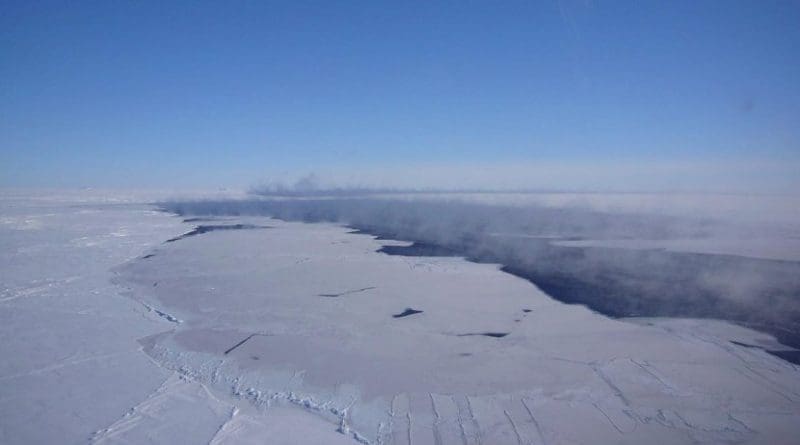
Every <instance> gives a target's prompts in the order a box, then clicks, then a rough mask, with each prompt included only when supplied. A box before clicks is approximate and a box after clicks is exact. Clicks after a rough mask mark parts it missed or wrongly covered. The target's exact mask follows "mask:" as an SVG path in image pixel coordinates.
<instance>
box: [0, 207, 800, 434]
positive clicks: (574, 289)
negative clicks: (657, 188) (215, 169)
mask: <svg viewBox="0 0 800 445" xmlns="http://www.w3.org/2000/svg"><path fill="white" fill-rule="evenodd" d="M161 196H162V197H163V195H161ZM156 198H158V197H155V198H154V197H152V196H146V195H142V194H126V195H120V194H109V193H106V192H83V193H73V194H69V195H65V194H61V195H58V196H48V195H29V196H26V195H25V194H20V193H15V194H13V195H4V196H3V197H2V202H1V203H0V212H1V213H0V216H2V220H0V243H2V246H3V248H4V249H3V252H2V256H1V257H0V258H2V268H0V271H1V272H0V277H1V278H2V292H3V293H2V296H0V297H1V298H0V317H2V324H1V325H2V326H3V328H2V330H0V336H1V337H0V338H2V342H0V353H2V354H3V356H4V357H7V358H8V359H7V360H6V361H5V362H4V364H3V365H2V366H0V381H2V382H3V383H4V384H3V385H0V414H2V416H0V443H9V444H17V443H19V444H22V443H86V441H90V442H92V443H178V442H180V443H214V444H221V443H263V442H264V441H265V440H266V441H267V442H268V443H286V444H294V443H326V444H327V443H331V444H335V443H373V444H378V443H381V444H406V443H408V444H425V443H431V444H450V443H455V444H463V443H466V444H473V443H483V444H505V443H508V444H522V443H547V444H560V443H564V444H567V443H587V444H589V443H591V444H597V443H632V444H633V443H643V442H654V443H793V441H794V438H795V437H797V436H798V435H800V430H798V425H800V422H798V421H800V368H798V366H797V365H794V364H792V363H791V362H789V361H786V360H783V359H781V358H780V357H779V355H780V354H781V353H784V354H791V353H792V348H791V347H788V346H787V345H785V344H781V343H780V342H779V341H778V339H776V338H775V336H774V335H771V334H770V333H769V330H767V329H763V328H760V327H759V329H758V330H756V329H751V328H748V327H746V326H744V325H745V323H744V322H742V321H740V323H739V324H731V323H729V322H726V321H723V320H714V319H700V318H681V317H672V318H662V317H655V318H653V317H634V318H627V317H626V316H625V315H626V314H627V312H626V310H627V308H628V307H627V306H623V309H625V310H621V313H620V314H612V315H615V316H616V317H617V318H609V317H608V316H606V315H603V314H602V313H599V312H597V311H595V310H591V309H589V308H587V307H586V306H584V305H581V304H564V303H563V302H562V301H559V300H560V299H564V295H577V294H580V293H582V292H583V290H586V289H595V291H594V292H595V294H593V297H592V298H595V299H596V298H599V295H600V294H599V293H598V292H600V291H597V290H596V288H595V284H596V283H598V282H600V281H588V282H580V281H576V280H577V279H578V278H579V275H578V274H567V275H565V276H564V282H565V283H567V284H569V286H568V287H569V289H567V290H563V289H562V290H559V289H558V287H554V286H555V284H553V283H557V282H558V281H556V280H553V281H552V282H551V281H547V280H544V283H545V286H542V287H540V286H537V285H535V284H533V283H536V282H537V278H539V279H540V278H541V277H542V276H544V277H545V278H547V277H549V278H550V279H553V276H554V275H552V272H553V270H555V269H558V268H560V267H562V266H564V265H569V264H571V265H583V266H586V265H588V264H594V263H595V260H597V259H602V256H592V255H589V256H587V255H586V252H587V251H586V250H585V249H584V248H583V247H582V248H572V247H565V246H556V247H553V249H556V250H552V251H546V250H542V249H549V248H550V247H547V246H553V245H554V242H553V241H556V242H561V241H566V242H569V240H568V239H566V238H570V237H569V236H567V235H566V234H564V233H556V234H555V235H554V234H552V233H551V234H547V233H544V231H543V230H539V231H538V232H536V231H535V230H534V231H532V230H528V231H527V232H524V233H525V234H526V236H529V237H530V238H528V241H522V242H520V241H519V238H520V237H508V236H505V235H501V236H497V235H496V234H498V233H500V234H507V233H519V232H515V231H513V230H508V229H509V228H511V229H516V227H515V226H513V224H508V223H504V224H501V225H496V226H493V225H491V224H488V225H484V226H482V231H481V232H476V230H475V228H476V227H480V225H476V224H477V223H476V221H475V220H471V219H469V218H463V217H462V215H475V213H473V209H471V208H465V207H458V205H453V204H452V203H437V204H436V205H434V206H432V207H424V206H422V207H420V206H417V207H415V208H413V209H412V208H410V207H403V206H402V205H397V204H394V203H393V204H391V205H390V206H389V207H387V206H385V205H384V204H383V203H381V204H380V206H381V207H374V208H373V209H372V210H370V209H368V208H367V209H366V210H364V209H365V207H361V206H359V207H357V208H353V209H349V210H347V211H348V212H351V211H354V209H360V210H359V211H361V212H364V213H361V217H362V218H363V219H362V220H361V222H364V221H366V218H367V217H369V218H371V219H370V221H378V220H381V219H382V220H383V221H384V222H385V223H387V224H390V223H392V222H393V221H398V220H397V219H396V216H397V213H392V212H399V213H400V214H402V215H405V217H406V219H405V222H404V223H403V224H398V225H396V226H394V228H396V229H397V228H399V229H403V230H405V228H406V227H414V226H418V227H419V228H421V229H425V230H420V231H418V232H416V234H417V235H418V234H424V233H434V231H431V227H432V226H431V224H434V226H433V227H437V228H440V229H443V230H439V231H437V232H435V233H443V232H447V231H450V229H451V228H452V227H457V226H459V224H456V225H454V224H452V222H453V221H457V222H459V223H460V227H461V230H460V231H455V232H453V231H450V232H451V234H452V236H453V238H452V239H451V240H450V241H448V240H447V239H446V238H442V237H438V238H436V239H434V238H424V237H416V236H410V235H413V234H414V233H411V232H403V233H399V231H396V232H397V233H396V234H397V235H400V234H402V235H405V236H402V237H400V236H398V238H402V240H396V239H386V238H389V237H390V236H391V235H392V234H391V233H390V232H391V231H390V230H383V231H379V230H378V228H377V227H375V226H370V227H367V225H366V224H357V222H358V221H346V220H345V216H347V215H348V213H335V212H334V209H335V208H336V207H333V206H331V207H324V206H323V207H320V206H317V205H316V203H312V202H307V204H306V206H305V207H302V206H298V207H292V206H294V204H291V205H290V206H287V207H283V210H282V212H283V214H281V215H278V214H276V215H275V216H282V218H281V219H278V218H273V217H270V216H265V215H264V214H265V213H266V211H265V209H266V207H252V206H251V204H248V205H247V206H244V207H242V202H244V201H241V200H230V199H225V200H219V201H216V203H215V204H214V205H213V207H210V208H209V207H202V206H207V205H209V202H208V201H203V204H202V206H201V205H200V204H198V202H199V201H181V204H179V205H180V206H198V207H195V211H187V209H188V207H181V209H180V211H181V213H184V215H183V216H175V215H174V214H170V213H165V212H161V211H156V207H153V206H150V205H147V204H144V202H146V201H152V200H153V199H156ZM307 201H308V200H307ZM220 202H222V203H224V206H220V204H219V203H220ZM172 205H178V204H175V203H174V202H173V203H172ZM259 205H260V204H259ZM309 206H315V208H316V209H317V210H316V211H317V212H320V213H318V214H314V215H312V214H310V213H309V212H308V209H309V208H311V207H309ZM377 208H380V209H384V210H385V211H384V212H383V213H381V216H382V218H372V216H371V215H372V213H370V212H372V211H373V210H374V209H377ZM437 208H438V209H439V210H440V213H439V215H440V217H437V216H436V214H435V213H432V211H433V210H434V209H437ZM209 209H212V210H213V211H212V210H209ZM223 209H224V210H223ZM253 209H255V210H253ZM276 209H279V208H278V207H271V208H269V209H268V210H270V211H271V212H274V211H275V210H276ZM338 209H339V210H338V212H343V210H342V209H344V207H341V206H339V207H338ZM172 210H176V208H173V209H172ZM245 210H246V211H245ZM462 211H463V213H459V212H462ZM292 212H296V213H292ZM503 212H505V216H503V218H504V219H505V221H507V222H508V221H510V222H514V221H517V219H516V218H517V215H515V214H514V213H513V212H510V211H507V210H503V211H502V212H501V213H503ZM570 212H572V211H570ZM557 213H558V212H556V213H554V214H547V213H544V214H542V215H543V216H542V219H540V221H542V220H547V219H548V218H549V221H551V223H548V224H546V225H544V226H540V227H547V228H552V227H558V226H559V225H560V224H562V222H563V221H564V219H563V218H562V217H559V216H558V215H557ZM343 215H344V216H343ZM573 215H574V214H573V213H569V212H567V216H568V217H569V218H572V217H573ZM590 215H591V213H590ZM312 216H313V217H312ZM425 218H428V219H425ZM430 218H433V219H430ZM437 218H438V219H437ZM559 218H561V219H559ZM292 219H300V220H305V222H304V221H287V220H292ZM311 221H318V222H311ZM323 221H328V222H323ZM482 221H486V220H482ZM587 221H589V220H587ZM598 221H600V222H601V223H602V224H601V226H602V227H605V229H604V230H606V231H607V232H606V233H612V232H613V231H614V230H618V227H616V226H615V224H617V220H615V219H613V218H612V220H608V221H606V222H602V221H601V220H598V219H595V220H594V222H592V223H591V224H589V225H585V224H584V225H583V226H580V225H575V226H569V227H570V230H573V231H575V232H574V233H577V232H579V231H584V234H588V233H590V232H591V233H598V232H597V231H596V227H598V226H595V225H593V224H596V223H597V222H598ZM632 221H634V220H626V224H627V226H628V227H633V226H631V225H630V224H628V223H630V222H632ZM435 224H439V225H438V226H436V225H435ZM535 227H536V226H535V224H534V225H528V227H527V228H528V229H531V228H535ZM664 227H666V226H664ZM686 227H688V226H687V225H684V224H681V227H680V228H679V229H680V230H681V231H683V230H685V229H686ZM354 228H361V229H364V230H362V231H360V232H359V231H355V230H353V229H354ZM654 228H657V225H656V224H650V225H649V226H648V227H644V228H641V229H638V230H654ZM370 230H371V231H372V233H373V234H370V233H364V231H370ZM658 230H662V229H658ZM669 230H677V228H676V227H675V226H670V228H669ZM692 230H694V229H692ZM737 230H738V229H737ZM426 231H427V232H426ZM592 231H593V232H592ZM379 232H380V233H381V234H382V235H383V236H380V237H376V236H375V235H374V234H375V233H379ZM468 233H472V234H474V233H480V234H487V238H489V237H491V238H492V239H503V240H513V241H509V243H511V244H509V245H515V246H518V248H519V250H516V251H515V252H528V251H530V250H531V249H532V248H535V250H534V252H537V255H538V256H536V257H532V258H535V261H534V260H533V259H532V260H531V264H533V263H535V262H542V261H544V260H546V259H547V258H551V259H556V260H558V262H553V265H552V266H553V267H552V268H551V269H544V270H540V269H527V268H526V269H524V270H521V271H520V270H510V268H513V267H514V266H515V263H508V264H506V263H503V262H501V261H496V262H491V261H490V259H491V258H490V257H489V256H488V255H487V256H485V257H480V258H468V259H465V258H464V257H463V256H466V257H470V255H464V251H463V250H461V249H463V248H464V246H465V245H467V246H469V245H470V240H469V239H465V235H466V234H468ZM670 233H672V232H670ZM556 238H557V239H556ZM573 238H574V237H573ZM480 239H483V238H480ZM443 240H444V242H443ZM573 241H574V239H573ZM472 242H473V243H474V241H472ZM472 245H473V246H477V245H478V244H472ZM481 245H483V244H481ZM492 245H493V244H492V243H487V244H485V246H486V247H483V248H484V249H489V248H491V246H492ZM503 245H504V246H505V245H506V244H503ZM559 249H572V250H567V252H570V251H575V252H581V253H582V254H581V255H578V256H577V257H572V256H571V255H572V254H570V255H567V256H566V257H565V258H564V257H563V254H562V253H561V252H563V251H561V250H559ZM621 250H624V251H628V250H629V249H621ZM630 251H631V252H633V253H632V255H639V254H638V253H637V252H640V251H639V250H630ZM648 252H649V251H648ZM662 253H663V252H662ZM672 253H675V252H672ZM545 254H546V255H545ZM547 255H550V257H548V256H547ZM576 258H577V259H576ZM664 258H665V257H661V256H658V255H656V256H649V254H648V256H634V257H631V258H628V259H625V258H622V259H618V258H616V256H615V257H614V259H615V261H616V262H618V263H620V264H626V261H634V262H637V261H638V262H641V261H650V262H646V263H643V264H646V265H649V264H653V263H652V262H655V263H657V264H661V265H662V266H663V267H664V269H663V270H665V271H670V272H672V271H677V272H681V271H683V272H681V273H683V274H684V275H678V276H677V277H678V278H680V279H679V280H678V281H679V282H680V286H676V288H679V287H681V286H683V287H687V286H695V285H696V283H693V282H692V279H695V278H696V276H695V275H692V274H690V273H689V272H688V270H692V269H693V268H697V267H701V266H702V264H703V260H705V257H703V256H700V257H696V256H690V257H682V256H681V257H677V258H678V259H680V260H682V261H686V260H685V259H686V258H690V259H691V258H694V260H692V261H694V262H689V266H690V267H687V268H685V269H681V268H680V267H678V266H677V265H676V264H677V263H679V262H680V261H672V260H670V259H669V257H668V258H667V259H664ZM470 260H473V261H470ZM588 260H591V261H588ZM750 260H752V258H750V259H748V258H742V257H740V256H734V259H733V260H730V259H729V258H728V257H727V256H725V259H723V260H720V261H722V262H721V263H719V264H717V265H716V269H711V270H709V269H702V268H701V269H700V271H701V272H704V273H705V274H706V275H707V274H709V273H710V271H714V272H715V273H717V272H718V269H719V268H720V267H732V266H731V265H734V266H736V267H740V266H742V265H743V264H744V265H745V266H746V268H748V269H752V267H753V266H752V264H750V263H741V262H739V261H750ZM671 261H672V262H671ZM725 261H732V262H727V263H726V262H725ZM756 261H764V260H763V259H760V260H756ZM767 263H768V264H770V266H759V267H766V268H767V270H768V272H769V273H773V274H777V275H775V276H780V273H783V272H782V271H783V269H782V268H783V267H787V268H789V270H790V271H791V267H794V266H793V264H794V263H792V262H785V261H783V262H781V261H778V262H775V263H773V262H769V261H767ZM509 264H510V265H509ZM520 264H522V265H526V264H527V263H525V262H518V263H516V265H517V266H518V265H520ZM755 264H759V265H762V264H763V263H760V262H758V263H755ZM776 265H779V266H776ZM555 266H558V267H555ZM615 267H617V269H614V273H615V274H616V275H614V274H611V273H610V272H603V273H597V275H598V276H606V277H609V276H611V277H616V279H617V280H618V281H619V282H623V281H624V280H622V277H624V276H626V275H625V273H624V272H625V271H626V270H627V269H625V268H624V267H622V266H615ZM772 267H776V269H774V270H773V269H771V268H772ZM503 270H507V271H509V272H512V273H506V272H504V271H503ZM597 270H600V271H602V270H603V269H597ZM759 270H760V269H759ZM531 271H533V272H531ZM586 271H587V269H583V272H586ZM522 272H525V273H539V274H542V276H538V277H536V276H534V277H528V276H525V275H524V274H523V273H522ZM759 273H760V272H759ZM548 274H549V275H548ZM603 274H605V275H603ZM656 275H657V274H656ZM656 275H654V276H656ZM710 276H711V277H712V278H716V277H718V276H715V275H713V274H711V275H710ZM789 276H790V274H789V273H788V272H787V273H786V277H789ZM522 277H525V278H524V279H523V278H522ZM693 277H694V278H693ZM628 278H629V279H630V278H631V277H630V276H628ZM633 278H634V280H635V278H636V277H635V276H634V277H633ZM606 279H607V278H606ZM786 279H787V280H788V278H786ZM598 280H599V279H598ZM667 282H668V280H665V281H662V282H658V281H657V282H656V286H667V284H665V283H667ZM787 282H791V281H790V280H789V281H787ZM579 284H580V285H582V286H584V287H581V286H579ZM760 285H761V284H760V283H759V282H757V283H755V284H751V285H750V286H752V288H754V289H760V288H759V287H758V286H760ZM548 286H549V287H548ZM620 286H621V285H620V284H618V283H616V282H614V281H613V280H612V282H611V284H609V285H608V287H605V288H601V290H602V291H603V292H605V291H608V290H609V289H610V290H614V289H619V288H620ZM637 288H640V289H646V288H647V287H646V286H642V285H641V283H640V284H639V286H637ZM665 288H667V289H668V288H669V286H667V287H665ZM547 289H551V290H553V289H555V291H557V292H561V294H559V295H560V298H556V299H554V298H552V296H551V295H550V292H549V291H547ZM630 289H633V287H631V288H630ZM712 289H716V288H715V287H712ZM783 289H790V288H787V287H783ZM786 295H789V292H788V291H787V293H786ZM774 298H775V299H774V300H773V302H774V301H781V300H780V298H782V297H780V296H777V297H774ZM787 298H788V297H787ZM621 301H627V300H621ZM652 305H653V303H652V302H651V303H649V304H648V305H646V307H650V306H652ZM645 315H647V314H645ZM753 327H758V326H753ZM767 351H772V352H773V353H772V354H771V353H769V352H767ZM775 354H778V355H775ZM784 356H785V357H786V355H784ZM789 358H791V357H789ZM31 419H34V421H31Z"/></svg>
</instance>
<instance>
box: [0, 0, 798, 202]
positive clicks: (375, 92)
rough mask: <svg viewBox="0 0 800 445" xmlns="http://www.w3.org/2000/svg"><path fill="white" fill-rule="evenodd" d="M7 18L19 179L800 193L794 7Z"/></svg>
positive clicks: (3, 125) (271, 9) (14, 11)
mask: <svg viewBox="0 0 800 445" xmlns="http://www.w3.org/2000/svg"><path fill="white" fill-rule="evenodd" d="M0 14H1V15H0V56H1V59H0V61H1V62H0V119H1V120H0V164H2V165H0V185H2V186H54V187H60V186H69V187H75V186H94V187H108V186H113V187H120V186H147V187H158V186H213V187H218V186H243V185H248V184H253V183H256V182H258V181H261V180H265V179H271V178H275V177H291V176H292V175H302V174H305V173H308V172H315V173H316V174H317V175H320V176H322V177H325V175H326V174H327V175H330V176H331V177H334V176H335V177H336V178H338V180H341V181H344V182H347V181H348V180H350V181H351V182H352V181H356V180H357V181H362V182H371V183H373V184H371V185H382V184H377V183H379V182H381V181H382V180H385V182H386V183H387V184H401V185H407V186H415V185H417V186H420V187H423V186H438V185H446V186H456V185H458V184H460V183H463V184H466V185H469V186H486V187H491V186H493V185H497V186H501V187H502V186H514V187H517V186H520V187H521V186H531V187H551V188H593V187H595V188H600V189H602V188H607V187H610V188H626V187H628V188H632V189H635V188H637V187H643V188H647V187H655V188H670V187H677V188H680V187H679V185H680V184H682V183H685V184H687V187H697V188H703V187H706V186H707V187H708V188H715V187H717V186H718V187H717V188H721V189H725V188H726V187H729V186H730V185H731V184H733V183H735V182H736V181H738V180H739V179H740V178H747V182H746V186H745V188H747V187H751V186H754V184H766V188H767V189H770V190H777V191H787V190H789V191H791V189H792V188H796V187H797V186H798V184H800V179H798V175H800V170H799V169H798V166H800V2H797V1H783V2H776V1H760V0H759V1H755V0H754V1H749V2H738V1H721V0H720V1H714V2H706V1H696V0H693V1H685V2H684V1H669V2H649V1H631V2H623V1H609V2H599V1H590V0H585V1H584V0H580V1H541V2H534V1H531V2H510V1H480V2H460V1H459V2H433V1H424V2H377V1H364V2H334V1H315V2H302V1H285V2H269V1H253V2H194V1H192V2H177V1H173V2H123V1H112V2H109V1H96V2H94V1H81V2H52V3H51V2H31V1H4V2H2V4H1V5H0ZM707 171H712V173H711V174H709V175H706V173H705V172H707ZM332 172H333V173H332ZM415 172H416V173H415ZM419 172H425V173H419ZM688 172H691V173H688ZM548 173H549V175H548ZM658 175H661V176H660V177H658V179H657V180H654V181H649V180H648V178H650V179H652V178H654V177H656V176H658ZM715 175H717V176H719V178H718V179H713V178H717V176H715ZM627 176H630V179H629V180H627V179H625V178H626V177H627ZM474 177H480V178H483V179H481V181H482V182H481V181H478V182H474V183H473V182H470V179H469V178H474ZM509 177H513V178H514V179H513V180H510V181H508V180H507V181H503V180H504V179H508V178H509ZM354 178H355V179H354ZM403 178H406V179H408V178H412V179H413V181H408V180H407V181H406V182H403ZM441 178H446V180H445V181H439V179H441ZM637 178H638V179H637ZM704 178H705V179H704ZM415 181H417V182H416V183H415ZM437 181H438V182H437ZM526 181H528V182H526ZM682 181H683V182H682ZM717 181H718V182H717ZM794 191H797V190H794Z"/></svg>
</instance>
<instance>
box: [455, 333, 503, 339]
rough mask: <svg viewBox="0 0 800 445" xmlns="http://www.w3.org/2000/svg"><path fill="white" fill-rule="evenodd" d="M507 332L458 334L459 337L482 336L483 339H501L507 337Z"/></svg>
mask: <svg viewBox="0 0 800 445" xmlns="http://www.w3.org/2000/svg"><path fill="white" fill-rule="evenodd" d="M508 334H509V333H508V332H473V333H469V334H458V336H459V337H471V336H474V335H483V336H485V337H494V338H503V337H505V336H506V335H508Z"/></svg>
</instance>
